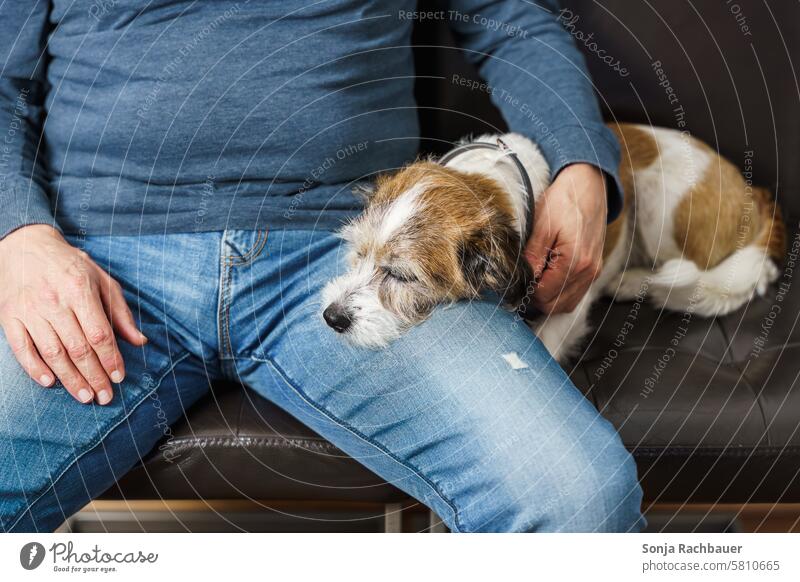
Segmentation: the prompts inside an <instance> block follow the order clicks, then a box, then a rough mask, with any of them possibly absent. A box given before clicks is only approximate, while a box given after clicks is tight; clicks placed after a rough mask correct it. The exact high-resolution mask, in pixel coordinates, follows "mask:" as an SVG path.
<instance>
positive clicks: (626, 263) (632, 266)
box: [322, 124, 785, 362]
mask: <svg viewBox="0 0 800 582" xmlns="http://www.w3.org/2000/svg"><path fill="white" fill-rule="evenodd" d="M609 127H610V128H611V130H612V131H613V132H614V133H615V135H616V137H617V139H618V140H619V142H620V145H621V150H622V163H621V165H620V169H619V173H620V178H621V181H622V184H623V188H624V199H625V203H624V207H623V210H622V213H621V215H620V216H619V217H618V218H617V219H616V220H614V222H612V223H611V224H609V225H608V228H607V231H606V239H605V244H604V249H603V268H602V270H601V273H600V275H599V276H598V277H597V279H596V280H595V281H594V282H593V283H592V285H591V287H590V289H589V291H588V292H587V293H586V295H585V296H584V297H583V299H582V300H581V302H580V303H579V304H578V306H577V307H576V308H575V309H574V310H573V311H572V312H570V313H560V314H554V315H549V316H544V315H541V316H539V317H535V318H533V319H531V320H530V321H529V324H530V326H531V328H532V329H533V330H534V332H535V333H536V334H537V335H538V336H539V338H540V339H541V341H542V342H543V343H544V345H545V347H546V348H547V349H548V350H549V352H550V353H551V354H552V355H553V357H555V358H556V359H557V360H559V361H561V362H564V361H566V360H567V359H569V358H570V357H573V356H575V355H576V354H577V351H578V350H579V348H580V347H581V341H582V339H583V338H584V337H585V335H586V334H587V332H588V331H589V322H588V312H589V309H590V307H591V305H592V303H593V302H594V301H595V300H596V299H597V298H598V297H599V296H601V295H603V294H606V295H610V296H612V297H613V298H614V299H617V300H632V299H635V298H637V297H638V296H641V295H642V294H643V293H646V294H647V295H648V296H649V297H650V299H651V301H652V302H653V303H654V304H655V305H656V306H658V307H663V308H667V309H671V310H676V311H686V310H688V309H691V310H692V312H693V313H697V314H699V315H705V316H715V315H722V314H725V313H728V312H730V311H733V310H735V309H737V308H738V307H740V306H741V305H743V304H744V303H746V302H747V301H748V300H749V299H750V298H751V297H753V295H754V294H756V293H758V294H763V293H765V291H766V288H767V285H768V284H769V283H771V282H773V281H774V280H775V279H776V278H777V276H778V268H777V266H776V263H777V262H779V261H780V259H781V257H782V254H783V247H784V236H785V235H784V225H783V222H782V220H781V218H780V215H779V212H778V209H777V207H776V206H775V204H774V202H773V200H772V197H771V196H770V194H769V192H768V191H766V190H764V189H761V188H753V187H751V186H750V185H749V184H748V183H747V182H745V180H744V178H743V177H742V175H741V174H740V172H739V171H738V170H737V169H736V168H735V167H734V166H733V164H731V163H730V162H729V161H728V160H726V159H724V158H722V157H721V156H719V155H718V154H717V152H715V151H714V150H712V149H711V148H710V147H708V146H707V145H705V144H704V143H702V142H700V141H698V140H696V139H693V138H691V137H689V136H688V135H687V134H685V133H681V132H678V131H674V130H669V129H660V128H652V127H649V126H641V125H628V124H619V125H618V124H614V125H610V126H609ZM549 180H550V170H549V167H548V165H547V162H546V161H545V159H544V157H543V156H542V154H541V152H540V151H539V148H538V147H537V146H536V145H535V144H534V143H533V142H531V141H530V140H529V139H527V138H525V137H523V136H521V135H518V134H514V133H509V134H504V135H502V136H499V137H498V136H489V135H485V136H481V137H479V138H477V139H476V140H474V141H472V142H469V143H465V144H462V145H460V146H458V147H456V148H455V149H454V150H452V151H451V152H450V153H448V154H446V155H445V156H444V157H443V158H442V159H441V160H439V161H438V162H433V161H418V162H415V163H413V164H411V165H409V166H406V167H405V168H403V169H402V170H400V171H398V172H396V173H394V174H393V175H384V176H380V177H379V178H378V179H377V180H376V182H375V183H374V184H372V185H370V186H368V187H365V188H362V189H361V194H362V195H364V196H365V198H366V208H365V210H364V212H363V213H362V214H361V215H360V216H359V217H358V218H356V219H355V220H353V221H352V222H351V223H350V224H348V225H347V226H346V227H345V228H344V229H343V230H342V231H341V236H342V237H343V238H344V240H345V241H346V242H347V248H348V263H349V268H348V270H347V272H346V273H344V274H343V275H341V276H339V277H337V278H335V279H334V280H332V281H330V282H329V283H328V284H327V285H326V286H325V288H324V290H323V312H322V315H323V318H324V320H325V322H326V323H327V324H328V325H329V326H330V327H331V328H332V329H333V330H334V331H336V332H338V333H339V334H341V335H342V336H343V337H344V338H346V339H347V340H349V341H350V342H351V343H353V344H355V345H358V346H365V347H370V348H381V347H384V346H386V345H388V344H389V343H390V342H392V341H393V340H395V339H396V338H398V337H400V336H401V335H402V334H403V333H404V332H405V331H407V330H408V329H409V328H411V327H412V326H414V325H417V324H419V323H421V322H422V321H424V320H425V319H426V318H427V317H428V316H429V315H430V314H431V312H432V311H433V310H434V308H435V307H436V306H438V305H441V304H444V303H451V302H455V301H459V300H464V299H476V298H479V297H481V296H482V295H484V294H485V293H487V292H494V293H495V294H496V295H497V296H499V298H500V300H501V301H502V303H503V304H504V306H506V307H507V308H509V309H518V310H521V308H522V307H523V306H524V305H526V302H529V301H530V297H531V295H532V294H533V293H535V289H536V281H535V280H534V276H533V273H532V272H531V268H530V266H529V264H528V262H527V261H526V259H525V255H524V252H523V251H524V246H525V243H526V240H527V239H528V236H529V229H530V228H531V227H532V225H533V215H532V209H534V208H535V205H536V201H537V200H538V199H539V197H540V196H541V195H542V193H543V192H544V190H545V189H546V188H547V186H548V185H549Z"/></svg>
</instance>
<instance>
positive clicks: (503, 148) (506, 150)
mask: <svg viewBox="0 0 800 582" xmlns="http://www.w3.org/2000/svg"><path fill="white" fill-rule="evenodd" d="M477 149H488V150H495V151H500V152H502V153H503V154H505V155H506V156H507V157H508V158H509V159H510V160H511V161H512V162H514V165H515V166H516V167H517V170H518V171H519V175H520V176H521V177H522V185H523V186H524V187H525V191H526V192H527V193H528V220H527V223H526V225H525V226H526V230H527V234H526V237H525V240H523V241H522V246H523V247H524V246H525V244H526V243H527V242H528V239H529V238H530V236H531V234H532V233H533V219H534V217H535V210H534V206H535V202H536V201H535V200H534V196H533V184H532V183H531V177H530V176H529V175H528V171H527V170H526V169H525V166H523V165H522V162H520V161H519V157H518V156H517V154H516V153H514V150H512V149H511V148H510V147H508V145H507V144H506V143H505V142H504V141H503V140H501V139H500V138H499V137H498V138H497V144H493V143H488V142H482V141H474V142H470V143H465V144H464V145H460V146H458V147H457V148H454V149H452V150H450V151H449V152H447V153H446V154H445V155H443V156H442V157H441V158H439V164H441V165H442V166H446V165H447V163H448V162H450V161H452V160H453V159H454V158H456V157H458V156H459V155H461V154H463V153H464V152H467V151H470V150H477Z"/></svg>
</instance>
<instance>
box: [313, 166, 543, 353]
mask: <svg viewBox="0 0 800 582" xmlns="http://www.w3.org/2000/svg"><path fill="white" fill-rule="evenodd" d="M362 193H363V194H364V196H365V197H366V199H367V203H366V209H365V211H364V212H363V214H361V216H359V217H358V218H357V219H355V220H354V221H353V222H351V223H350V224H349V225H348V226H346V227H345V228H344V229H343V231H342V233H341V235H342V237H343V238H344V239H345V240H346V241H347V243H348V261H349V270H348V272H347V273H345V274H344V275H342V276H340V277H338V278H336V279H334V280H333V281H331V282H330V283H328V285H327V286H326V287H325V289H324V290H323V317H324V319H325V322H326V323H327V324H328V325H329V326H330V327H331V328H332V329H334V330H335V331H337V332H338V333H341V334H343V335H344V336H345V337H346V338H347V339H349V340H350V341H351V342H352V343H354V344H356V345H362V346H368V347H382V346H385V345H386V344H388V343H389V342H390V341H392V340H393V339H395V338H397V337H398V336H399V335H401V334H402V333H403V332H404V331H406V330H407V329H408V328H409V327H411V326H413V325H415V324H417V323H419V322H421V321H422V320H424V319H425V318H426V317H427V316H428V315H429V314H430V312H431V311H432V310H433V308H434V307H435V306H436V305H438V304H440V303H445V302H452V301H457V300H459V299H470V298H475V297H477V296H479V294H480V293H481V292H482V291H485V290H491V291H495V292H497V293H498V294H499V295H500V296H501V297H502V299H503V302H504V304H506V305H507V306H510V307H516V305H518V304H519V302H520V301H522V299H523V297H524V296H525V295H526V293H528V292H529V287H531V285H530V283H531V282H532V275H531V270H530V267H529V266H528V263H527V261H525V259H524V256H523V253H522V243H521V241H520V236H519V234H518V232H517V226H516V222H515V220H514V217H513V209H512V208H511V206H510V204H509V201H508V199H507V197H506V196H505V194H504V192H503V191H502V189H501V187H500V186H499V185H498V184H497V183H496V182H495V181H493V180H491V179H489V178H486V177H483V176H480V175H478V174H468V173H464V172H459V171H456V170H453V169H451V168H447V167H443V166H440V165H438V164H435V163H432V162H417V163H415V164H412V165H410V166H408V167H406V168H405V169H403V170H401V171H400V172H398V173H396V174H394V175H392V176H382V177H380V178H379V179H378V180H377V181H376V182H375V184H374V185H373V186H371V187H370V188H368V189H366V190H364V191H363V192H362Z"/></svg>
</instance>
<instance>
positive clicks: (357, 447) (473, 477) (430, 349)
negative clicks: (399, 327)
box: [237, 233, 635, 529]
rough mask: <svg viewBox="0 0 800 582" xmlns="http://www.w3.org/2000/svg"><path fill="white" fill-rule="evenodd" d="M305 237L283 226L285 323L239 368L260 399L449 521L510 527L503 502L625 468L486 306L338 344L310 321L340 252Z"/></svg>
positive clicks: (513, 329)
mask: <svg viewBox="0 0 800 582" xmlns="http://www.w3.org/2000/svg"><path fill="white" fill-rule="evenodd" d="M303 236H304V235H303V234H301V233H294V234H285V235H283V242H282V247H283V248H293V247H295V246H299V247H303V248H311V254H310V255H309V256H310V258H309V259H308V260H307V261H306V265H305V266H301V267H300V268H295V269H293V272H282V274H281V277H280V278H279V279H280V282H281V283H280V289H281V293H280V295H281V301H280V305H281V315H282V325H280V326H279V327H276V328H274V329H273V332H272V333H271V334H270V335H269V336H268V337H267V338H266V339H265V340H264V341H263V342H261V345H260V346H259V348H258V349H256V350H254V351H253V352H254V353H253V354H252V355H251V356H250V357H248V358H243V359H240V360H239V361H238V363H237V365H238V368H239V373H240V374H241V375H242V377H243V379H244V380H245V381H246V382H247V383H249V384H250V385H252V386H253V387H254V388H256V389H257V390H261V391H262V392H264V395H265V396H267V397H268V398H270V399H272V400H273V401H275V402H277V403H278V404H279V405H281V406H282V407H284V408H285V409H287V410H288V411H289V412H291V413H292V414H294V415H295V416H296V417H297V418H299V419H300V420H301V421H303V422H305V423H307V424H309V425H310V426H312V428H314V429H315V430H317V431H318V432H320V433H321V434H323V435H324V436H326V437H327V438H329V439H331V440H332V441H333V442H334V443H336V444H337V445H338V446H340V447H341V448H342V449H344V450H345V451H346V452H348V453H349V454H350V455H353V456H354V457H355V458H356V459H358V460H359V461H361V462H362V463H364V464H365V465H367V466H369V467H371V468H372V469H373V470H375V471H376V472H378V473H379V474H380V475H382V476H383V477H384V478H386V479H388V480H390V481H392V482H394V484H395V485H397V486H398V487H400V488H402V489H405V490H406V491H408V492H409V493H411V494H412V495H414V496H415V497H417V498H418V499H421V500H422V501H423V502H425V503H427V504H428V505H430V506H432V507H434V508H435V509H436V510H437V511H438V512H439V513H440V515H442V517H444V518H445V519H447V520H448V522H449V523H450V524H451V527H453V526H455V527H456V528H463V529H481V528H483V527H493V526H497V527H503V528H511V527H517V528H519V526H520V524H519V523H516V524H514V525H511V524H510V521H513V519H514V518H513V517H510V516H509V520H506V521H503V519H502V514H503V513H504V512H505V511H506V507H503V506H502V504H506V503H507V502H508V500H515V499H519V500H522V499H528V498H534V499H536V500H537V502H538V503H540V504H541V505H542V506H546V504H547V503H551V504H554V506H555V505H558V506H563V505H564V504H563V503H562V502H561V501H560V500H559V499H558V498H559V497H560V496H565V495H566V496H569V495H571V488H572V487H575V488H580V487H583V486H585V485H586V484H587V483H591V484H592V485H595V484H596V483H595V477H597V464H598V463H608V461H609V460H610V459H613V460H614V461H615V462H618V463H619V465H620V471H626V472H630V469H631V466H630V463H629V460H628V458H627V453H626V452H625V451H624V449H623V448H622V446H621V444H620V442H619V438H618V437H617V435H616V433H615V432H614V430H613V428H612V427H611V426H610V424H609V423H608V422H607V421H605V420H604V419H602V417H600V415H599V414H598V413H597V411H596V410H595V409H594V407H593V406H592V405H591V404H590V403H589V402H588V401H587V400H586V399H585V398H584V397H583V395H582V394H580V392H579V391H578V390H577V389H576V388H575V387H574V386H573V384H572V383H571V381H570V380H569V378H568V377H567V375H566V374H565V373H564V372H563V370H562V369H561V368H560V367H559V366H558V364H557V363H556V362H554V361H553V359H552V358H551V357H550V355H549V354H548V353H547V351H546V350H545V349H544V347H543V346H542V344H541V343H540V342H539V341H538V339H537V338H536V337H535V336H534V335H533V333H532V332H531V331H530V330H529V329H528V328H527V326H526V325H525V324H524V323H523V322H521V321H518V320H516V319H515V318H514V316H513V314H510V313H508V312H506V311H504V310H502V309H500V308H498V307H497V305H495V304H494V303H492V302H486V301H475V302H462V303H458V304H456V305H454V306H451V307H449V308H441V309H438V310H436V311H435V312H434V314H433V316H432V317H431V318H430V319H429V320H428V321H426V322H425V323H423V324H422V325H420V326H418V327H416V328H414V329H412V330H411V331H410V332H409V333H408V334H407V335H405V336H404V337H402V338H401V339H399V340H398V341H396V342H394V343H393V344H391V345H390V347H389V348H387V349H383V350H369V349H364V348H357V347H353V346H350V345H348V344H346V343H345V342H344V341H343V340H342V338H341V337H339V336H337V335H336V334H335V333H334V332H333V331H332V330H330V329H329V328H328V327H327V326H326V325H325V324H324V322H323V321H322V319H321V317H320V316H319V308H320V302H319V296H318V295H319V291H320V289H321V288H322V286H323V285H324V284H325V282H327V280H328V279H329V278H330V277H332V276H333V275H335V273H336V270H337V269H338V268H340V263H339V261H340V259H339V256H340V255H341V253H340V249H339V248H338V246H337V244H336V243H335V242H331V241H324V239H322V240H319V239H314V238H313V237H312V238H311V240H310V241H309V242H302V237H303ZM306 236H311V235H306ZM316 236H317V237H319V235H316ZM287 264H291V262H290V261H289V262H287ZM284 270H285V269H284ZM257 320H258V318H256V321H257ZM626 479H627V481H628V482H630V481H631V479H630V475H625V478H624V479H615V478H613V479H612V480H613V481H614V483H619V482H622V481H625V480H626ZM633 483H635V478H634V479H633ZM554 484H559V487H558V488H556V487H554V486H553V485H554ZM575 494H576V495H578V496H580V497H581V498H582V499H585V492H582V491H576V492H575ZM634 494H635V493H634ZM605 509H607V510H609V511H612V510H613V509H614V508H605ZM544 513H545V512H542V514H541V519H542V520H544V519H546V518H547V516H545V515H544ZM532 519H534V520H535V519H536V515H533V516H532ZM565 519H567V518H565ZM464 520H469V521H470V523H463V521H464ZM537 525H538V526H542V527H544V526H543V524H542V523H539V524H528V526H529V527H528V528H529V529H535V527H536V526H537ZM575 527H576V528H578V529H580V525H577V524H576V526H575Z"/></svg>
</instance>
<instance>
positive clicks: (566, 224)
mask: <svg viewBox="0 0 800 582" xmlns="http://www.w3.org/2000/svg"><path fill="white" fill-rule="evenodd" d="M606 206H607V202H606V186H605V179H604V177H603V173H602V172H601V171H600V170H599V169H598V168H596V167H595V166H592V165H589V164H582V163H581V164H572V165H570V166H567V167H566V168H564V169H563V170H561V172H559V174H558V176H556V179H555V180H554V181H553V183H552V184H551V185H550V187H549V188H548V189H547V190H546V191H545V193H544V194H543V195H542V197H541V198H540V199H539V202H538V204H537V205H536V217H535V224H534V225H533V235H532V236H531V238H530V240H529V241H528V244H527V246H526V248H525V255H526V257H527V259H528V262H529V263H530V265H531V268H532V269H533V272H534V275H535V276H536V278H537V281H538V284H537V287H536V291H535V292H534V294H533V298H532V304H533V305H534V307H536V308H538V309H539V310H540V311H543V312H544V313H563V312H569V311H572V310H573V309H575V307H576V306H577V305H578V302H579V301H580V300H581V299H582V298H583V296H584V295H585V294H586V291H587V290H588V289H589V286H590V285H591V283H592V281H594V279H595V278H596V277H597V275H599V274H600V269H601V268H602V265H603V241H604V240H605V233H606V213H607V209H606Z"/></svg>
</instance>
